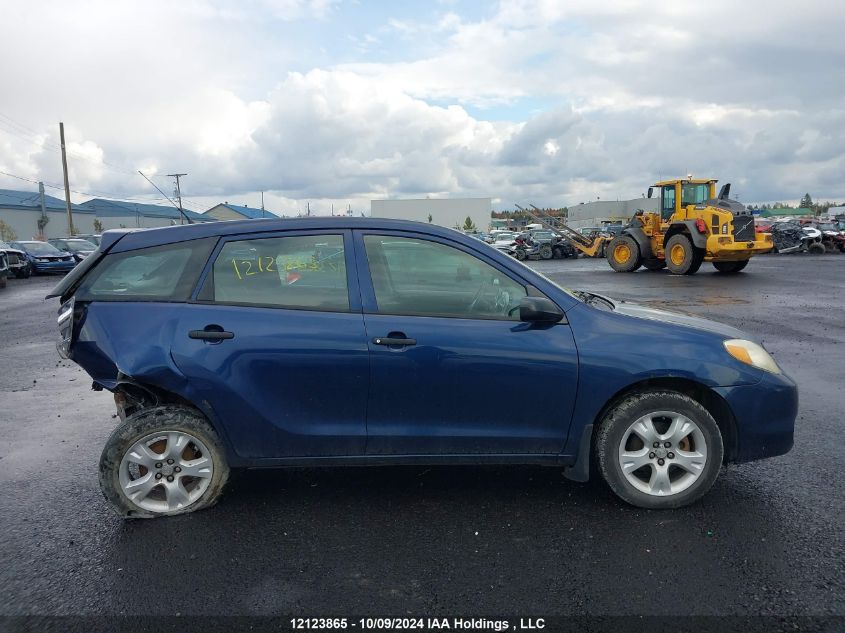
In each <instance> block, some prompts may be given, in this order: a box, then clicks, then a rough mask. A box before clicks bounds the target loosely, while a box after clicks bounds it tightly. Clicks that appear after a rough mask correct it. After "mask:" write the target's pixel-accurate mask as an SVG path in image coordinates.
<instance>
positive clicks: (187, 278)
mask: <svg viewBox="0 0 845 633" xmlns="http://www.w3.org/2000/svg"><path fill="white" fill-rule="evenodd" d="M215 242H216V238H206V239H202V240H192V241H189V242H178V243H176V244H166V245H164V246H153V247H150V248H140V249H137V250H134V251H126V252H123V253H115V254H111V255H106V257H105V258H104V259H103V261H102V262H100V263H99V264H98V265H97V266H96V267H95V268H94V270H92V271H91V273H90V274H89V275H88V276H87V277H86V278H85V280H84V281H83V282H82V284H81V285H80V287H79V290H77V291H76V293H75V296H76V298H77V300H79V301H187V300H188V299H189V298H190V296H191V292H192V291H193V289H194V286H195V285H196V282H197V278H198V277H199V274H200V271H201V270H202V268H203V266H204V265H205V262H206V261H207V260H208V256H209V254H210V253H211V250H212V248H214V244H215Z"/></svg>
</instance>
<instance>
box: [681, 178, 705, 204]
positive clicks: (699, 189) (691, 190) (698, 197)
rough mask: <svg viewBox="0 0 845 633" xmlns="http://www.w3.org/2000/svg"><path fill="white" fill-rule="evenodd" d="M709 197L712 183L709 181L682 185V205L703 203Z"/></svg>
mask: <svg viewBox="0 0 845 633" xmlns="http://www.w3.org/2000/svg"><path fill="white" fill-rule="evenodd" d="M709 197H710V185H709V184H707V183H701V184H685V185H681V204H682V205H688V204H701V203H702V202H704V201H705V200H707V198H709Z"/></svg>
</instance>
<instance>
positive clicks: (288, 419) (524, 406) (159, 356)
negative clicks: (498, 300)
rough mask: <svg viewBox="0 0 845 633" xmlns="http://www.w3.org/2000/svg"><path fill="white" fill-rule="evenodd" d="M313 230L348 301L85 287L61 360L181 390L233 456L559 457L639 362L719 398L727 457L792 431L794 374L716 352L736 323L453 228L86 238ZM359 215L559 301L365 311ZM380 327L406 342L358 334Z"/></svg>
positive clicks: (264, 227) (238, 228) (640, 368)
mask: <svg viewBox="0 0 845 633" xmlns="http://www.w3.org/2000/svg"><path fill="white" fill-rule="evenodd" d="M318 230H320V231H329V232H342V233H343V234H344V235H345V250H346V256H347V271H348V281H349V287H350V311H348V312H342V313H338V312H318V311H306V310H288V309H279V308H257V307H239V306H222V305H214V304H206V303H202V302H199V301H192V302H189V303H128V302H98V303H93V304H89V305H88V306H87V308H86V312H85V316H84V318H83V320H82V323H81V324H80V325H79V327H78V336H77V339H76V341H75V343H74V345H73V347H72V349H71V356H72V358H73V360H75V361H76V362H78V363H79V364H80V365H81V366H83V367H84V368H85V369H86V370H87V371H88V372H89V373H90V374H91V375H92V377H93V378H94V379H95V380H96V381H97V382H99V383H101V384H103V385H104V386H106V387H107V388H113V387H114V385H115V380H116V376H117V372H118V369H119V370H120V371H121V372H123V373H124V374H126V375H128V376H131V377H132V378H133V379H135V380H136V381H139V382H141V383H144V384H148V385H150V386H153V387H158V388H160V389H164V390H167V391H169V392H171V393H173V394H175V395H178V396H179V397H181V398H183V399H185V400H187V401H189V402H191V403H193V404H194V405H195V406H197V407H198V408H199V409H200V410H201V411H203V412H204V413H205V414H206V415H207V416H208V418H209V420H211V422H212V423H213V424H214V425H215V426H216V427H217V428H218V430H219V431H220V432H221V435H222V436H223V439H224V441H225V442H226V444H227V446H228V449H229V452H230V458H231V459H232V462H233V464H235V465H251V466H263V465H275V464H280V463H314V462H315V461H319V462H321V463H337V462H349V461H356V460H357V461H361V460H366V461H369V462H371V463H396V462H421V461H422V462H432V463H450V462H466V461H471V462H484V461H495V462H509V461H532V462H541V463H548V462H557V463H564V464H567V463H572V462H573V461H574V458H575V456H576V455H577V454H578V450H579V446H578V444H579V441H580V438H581V437H582V431H583V429H584V428H585V427H586V425H589V424H596V423H598V421H599V416H600V414H601V412H602V410H603V409H604V407H605V406H606V404H607V403H608V401H610V400H611V399H613V398H614V397H615V396H616V395H618V394H619V393H621V392H623V391H625V390H626V389H628V388H629V387H631V386H632V385H635V384H637V383H640V382H642V381H644V380H647V379H651V378H676V379H683V380H686V381H691V382H695V383H697V384H698V385H701V386H702V387H703V388H706V389H710V390H712V392H713V393H714V394H716V395H717V396H718V397H720V398H722V399H723V400H724V401H725V402H726V403H727V404H728V406H729V407H730V409H731V411H732V413H733V415H734V418H735V421H736V431H737V445H738V446H737V455H736V456H735V459H737V460H740V461H742V460H748V459H756V458H760V457H768V456H772V455H777V454H781V453H784V452H786V451H788V450H789V448H790V447H791V445H792V433H793V425H794V420H795V416H796V412H797V390H796V388H795V384H794V383H793V382H792V381H791V380H790V379H789V378H788V377H787V376H784V375H773V374H769V373H767V372H764V371H762V370H758V369H755V368H753V367H750V366H747V365H745V364H743V363H740V362H739V361H736V360H734V359H733V358H732V357H730V356H729V355H728V354H727V352H725V350H724V348H723V345H722V342H723V341H724V340H725V339H726V338H730V337H736V336H737V335H738V334H740V335H741V334H742V333H740V332H738V331H736V330H733V329H731V328H726V327H725V326H719V325H717V324H713V323H712V322H708V321H704V320H701V319H697V320H696V319H687V318H685V317H683V316H682V315H672V316H671V319H670V317H669V316H668V315H666V314H661V313H658V312H654V311H648V310H643V309H639V308H635V307H631V306H628V307H627V308H626V307H625V306H621V305H620V306H619V310H618V311H616V312H610V311H604V310H599V309H596V308H594V307H591V306H589V305H587V304H584V303H582V302H581V301H579V300H578V299H576V298H575V297H572V296H571V295H569V294H568V293H566V292H564V291H563V290H561V289H560V288H558V287H557V286H555V285H554V284H552V283H550V282H549V281H548V280H546V279H545V278H544V277H542V276H541V275H538V274H536V273H535V272H534V271H532V270H530V269H529V268H527V267H525V266H523V265H521V264H519V263H518V262H516V261H514V260H512V259H511V258H509V257H507V256H506V255H503V254H502V253H500V252H498V251H496V250H495V249H492V248H490V247H489V246H487V245H485V244H483V243H481V242H479V241H478V240H475V239H473V238H471V237H468V236H465V235H462V234H459V233H457V232H455V231H451V230H449V229H443V228H438V227H433V226H431V225H425V224H419V223H411V222H403V221H398V220H379V219H370V218H303V219H297V220H248V221H243V222H241V221H237V222H216V223H208V224H202V225H186V226H177V227H171V228H165V229H151V230H145V231H134V232H122V231H107V232H106V233H105V234H104V236H103V240H102V244H101V248H100V250H101V251H102V252H105V253H108V252H123V251H128V250H133V249H137V248H143V247H147V246H155V245H159V244H166V243H176V242H180V241H185V240H191V239H197V238H201V237H209V236H219V237H221V238H223V239H221V241H220V243H219V244H218V246H217V249H218V250H219V249H220V248H221V247H222V244H223V242H224V241H225V240H227V239H242V238H244V237H259V236H261V237H264V236H270V235H278V234H279V232H280V231H284V232H285V234H291V232H295V231H299V232H301V231H306V232H309V233H310V232H314V231H318ZM367 231H376V232H378V233H379V234H386V233H388V234H394V235H402V236H408V237H419V236H422V237H424V238H425V239H432V240H435V241H440V242H444V243H447V244H450V245H452V246H455V247H457V248H460V249H462V250H465V251H468V252H470V253H472V254H474V255H475V256H477V257H480V258H481V259H484V260H485V261H487V262H488V263H490V264H491V265H493V266H495V267H497V268H499V270H500V271H502V272H503V273H505V274H507V275H510V276H511V277H513V278H514V279H517V280H519V281H521V282H522V283H524V284H526V285H531V286H534V287H535V288H536V289H538V290H539V291H540V292H542V293H544V294H545V295H546V296H548V297H549V298H551V299H552V300H553V301H555V302H556V303H557V304H558V305H559V306H560V307H561V309H562V310H564V311H565V314H566V317H565V319H564V320H563V321H562V322H561V323H559V324H555V325H551V326H549V325H544V326H536V325H534V326H532V325H529V324H526V323H519V322H514V321H504V320H502V321H498V320H474V319H450V318H434V317H414V316H397V315H383V314H375V299H374V296H373V291H372V287H371V284H370V281H369V270H368V267H367V261H366V256H365V254H364V250H363V244H362V241H361V235H362V234H364V233H366V232H367ZM216 252H217V251H215V253H216ZM212 259H213V255H212ZM210 261H211V260H210ZM209 266H210V264H209V265H207V267H206V271H205V272H203V274H202V275H201V276H200V281H199V283H198V285H197V288H196V289H195V291H194V294H193V297H194V298H195V299H196V297H197V296H198V294H197V293H198V292H199V287H200V284H201V283H202V279H203V278H204V277H205V275H206V274H207V270H208V267H209ZM624 312H629V313H630V314H637V315H638V316H637V317H636V318H635V317H633V316H629V315H626V314H624ZM642 317H646V318H642ZM669 321H671V322H669ZM209 325H214V326H216V325H219V326H220V327H221V328H223V329H225V330H227V331H231V332H233V333H234V335H235V336H234V338H232V339H229V340H224V341H221V342H219V343H218V342H215V343H210V342H206V341H202V340H197V339H191V338H189V337H188V332H189V331H191V330H202V329H204V328H205V327H206V326H209ZM391 333H395V334H396V333H398V334H402V335H404V336H406V337H410V338H413V339H416V341H417V344H416V345H415V346H411V347H405V348H392V347H388V346H380V345H374V344H373V343H372V339H373V338H374V337H377V336H386V335H388V334H391ZM743 337H744V338H750V337H748V336H747V335H744V336H743ZM139 341H143V344H142V345H140V344H139Z"/></svg>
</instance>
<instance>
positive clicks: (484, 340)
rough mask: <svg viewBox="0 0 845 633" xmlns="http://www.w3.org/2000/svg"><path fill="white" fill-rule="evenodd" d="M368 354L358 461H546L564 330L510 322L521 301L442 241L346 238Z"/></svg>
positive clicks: (479, 260)
mask: <svg viewBox="0 0 845 633" xmlns="http://www.w3.org/2000/svg"><path fill="white" fill-rule="evenodd" d="M355 240H356V242H355V243H356V261H357V264H358V270H359V279H360V282H361V292H362V301H363V305H364V321H365V326H366V331H367V341H368V345H369V349H370V372H371V378H370V395H369V399H368V404H367V453H368V454H374V455H378V454H409V455H410V454H492V453H500V454H501V453H513V454H528V453H558V452H560V451H561V450H562V449H563V446H564V443H565V440H566V434H567V430H568V427H569V422H570V419H571V415H572V408H573V404H574V400H575V393H576V386H577V379H578V359H577V352H576V349H575V343H574V340H573V336H572V332H571V330H570V328H569V326H568V325H567V324H566V322H565V320H564V321H563V322H562V323H558V324H554V325H548V324H546V325H532V324H528V323H522V322H520V321H519V320H518V309H516V310H515V308H516V306H518V305H519V301H520V300H521V299H522V298H523V297H525V296H526V294H527V293H529V292H531V293H532V294H534V293H539V291H537V290H536V289H533V288H531V287H530V286H528V285H527V284H526V283H525V282H524V281H523V280H521V279H520V278H519V276H518V275H517V274H515V273H514V272H513V271H509V270H507V269H506V268H505V267H503V266H502V265H500V264H499V263H498V262H495V260H493V259H491V258H490V257H489V256H487V255H485V254H484V251H485V250H487V249H488V248H489V247H487V246H483V245H479V247H478V249H472V248H469V247H467V246H465V245H462V244H459V243H457V242H452V241H450V240H446V239H442V238H437V237H431V236H426V235H421V234H411V233H407V232H391V231H356V232H355Z"/></svg>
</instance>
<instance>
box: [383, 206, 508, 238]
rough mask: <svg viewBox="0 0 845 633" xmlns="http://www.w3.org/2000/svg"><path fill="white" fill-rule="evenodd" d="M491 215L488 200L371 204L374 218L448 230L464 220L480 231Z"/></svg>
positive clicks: (462, 223) (487, 225)
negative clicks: (440, 227)
mask: <svg viewBox="0 0 845 633" xmlns="http://www.w3.org/2000/svg"><path fill="white" fill-rule="evenodd" d="M492 213H493V201H492V199H491V198H414V199H409V200H371V201H370V215H371V216H372V217H374V218H393V219H397V220H416V221H417V222H429V223H431V224H437V225H439V226H445V227H448V228H450V229H454V228H455V227H463V226H464V222H466V219H467V218H470V219H471V220H472V223H473V224H474V225H475V227H476V228H477V229H478V230H479V231H487V230H488V229H489V228H490V218H491V216H492Z"/></svg>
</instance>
